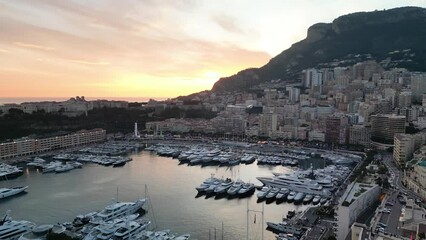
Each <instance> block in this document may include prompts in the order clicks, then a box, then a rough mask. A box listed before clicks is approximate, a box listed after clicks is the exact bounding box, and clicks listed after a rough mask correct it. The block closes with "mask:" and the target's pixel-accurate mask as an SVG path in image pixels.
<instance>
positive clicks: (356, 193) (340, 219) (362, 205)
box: [336, 183, 380, 239]
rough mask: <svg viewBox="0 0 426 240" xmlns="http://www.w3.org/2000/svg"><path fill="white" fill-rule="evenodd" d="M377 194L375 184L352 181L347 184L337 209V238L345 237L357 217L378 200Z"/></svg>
mask: <svg viewBox="0 0 426 240" xmlns="http://www.w3.org/2000/svg"><path fill="white" fill-rule="evenodd" d="M379 194H380V187H379V185H377V184H364V183H352V184H351V185H349V186H348V188H347V189H346V191H345V193H344V194H343V196H342V197H341V198H340V200H339V206H338V209H337V227H336V230H337V231H336V234H337V239H346V236H347V235H348V234H349V231H350V228H351V226H352V224H353V223H354V222H355V220H356V219H357V217H358V216H359V215H360V214H361V213H362V212H363V211H364V210H365V209H367V208H368V207H369V206H370V205H372V204H373V203H374V202H376V201H378V200H379Z"/></svg>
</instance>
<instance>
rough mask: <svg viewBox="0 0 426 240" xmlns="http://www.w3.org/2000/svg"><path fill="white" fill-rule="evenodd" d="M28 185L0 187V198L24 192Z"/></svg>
mask: <svg viewBox="0 0 426 240" xmlns="http://www.w3.org/2000/svg"><path fill="white" fill-rule="evenodd" d="M27 188H28V186H22V187H13V188H0V199H2V198H7V197H10V196H13V195H16V194H19V193H21V192H24V191H25V190H26V189H27Z"/></svg>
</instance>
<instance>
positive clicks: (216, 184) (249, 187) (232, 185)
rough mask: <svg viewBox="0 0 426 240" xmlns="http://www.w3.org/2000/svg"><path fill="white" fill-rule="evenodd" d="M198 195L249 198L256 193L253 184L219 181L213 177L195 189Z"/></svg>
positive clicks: (239, 181) (237, 181)
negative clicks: (225, 195)
mask: <svg viewBox="0 0 426 240" xmlns="http://www.w3.org/2000/svg"><path fill="white" fill-rule="evenodd" d="M195 189H196V190H197V191H198V193H199V194H200V193H206V194H216V195H221V194H227V195H229V196H239V197H244V196H248V195H250V194H252V193H254V191H255V186H254V184H253V183H245V182H243V181H241V180H236V181H232V180H231V179H229V178H227V179H218V178H215V177H214V176H213V175H212V176H211V177H210V178H207V179H206V180H204V181H203V183H201V184H200V185H199V186H198V187H196V188H195Z"/></svg>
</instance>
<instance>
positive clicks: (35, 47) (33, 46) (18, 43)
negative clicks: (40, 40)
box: [13, 42, 54, 51]
mask: <svg viewBox="0 0 426 240" xmlns="http://www.w3.org/2000/svg"><path fill="white" fill-rule="evenodd" d="M13 44H15V45H16V46H18V47H23V48H32V49H37V50H44V51H52V50H54V48H51V47H45V46H41V45H36V44H31V43H22V42H14V43H13Z"/></svg>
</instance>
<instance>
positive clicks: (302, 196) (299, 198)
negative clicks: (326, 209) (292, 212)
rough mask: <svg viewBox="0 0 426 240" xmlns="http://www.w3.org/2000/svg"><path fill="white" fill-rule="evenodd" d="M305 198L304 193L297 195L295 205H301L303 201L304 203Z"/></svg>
mask: <svg viewBox="0 0 426 240" xmlns="http://www.w3.org/2000/svg"><path fill="white" fill-rule="evenodd" d="M304 197H305V194H304V193H302V192H298V193H297V194H296V196H294V203H295V204H298V203H301V202H302V201H303V198H304Z"/></svg>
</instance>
